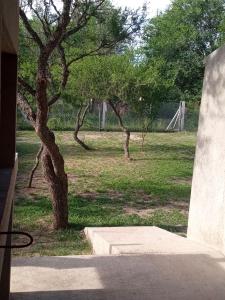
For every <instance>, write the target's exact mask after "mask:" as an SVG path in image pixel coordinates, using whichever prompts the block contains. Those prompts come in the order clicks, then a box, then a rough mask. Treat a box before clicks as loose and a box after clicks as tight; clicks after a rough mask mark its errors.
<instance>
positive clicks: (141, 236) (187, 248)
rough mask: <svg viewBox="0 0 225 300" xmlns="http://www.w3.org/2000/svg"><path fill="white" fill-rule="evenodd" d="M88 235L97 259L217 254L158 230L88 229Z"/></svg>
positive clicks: (207, 248)
mask: <svg viewBox="0 0 225 300" xmlns="http://www.w3.org/2000/svg"><path fill="white" fill-rule="evenodd" d="M85 234H86V236H87V238H88V239H89V240H90V242H91V244H92V247H93V253H94V254H95V255H112V254H197V253H206V252H212V251H214V250H213V249H211V248H209V247H206V246H205V245H202V244H199V243H196V242H193V241H190V240H188V239H186V238H184V237H181V236H179V235H176V234H173V233H171V232H168V231H166V230H163V229H160V228H158V227H149V226H146V227H94V228H93V227H92V228H91V227H88V228H86V229H85Z"/></svg>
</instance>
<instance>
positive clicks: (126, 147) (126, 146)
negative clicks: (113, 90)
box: [109, 101, 130, 159]
mask: <svg viewBox="0 0 225 300" xmlns="http://www.w3.org/2000/svg"><path fill="white" fill-rule="evenodd" d="M109 104H110V106H111V107H112V109H113V111H114V113H115V115H116V116H117V118H118V121H119V125H120V127H121V129H122V130H123V132H124V134H125V141H124V145H123V149H124V156H125V158H126V159H130V151H129V145H130V131H129V130H128V129H127V128H126V127H125V126H124V124H123V120H122V118H121V116H120V113H119V112H118V111H117V109H116V107H115V106H114V104H113V102H112V101H109Z"/></svg>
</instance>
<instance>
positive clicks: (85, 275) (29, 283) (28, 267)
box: [1, 227, 225, 300]
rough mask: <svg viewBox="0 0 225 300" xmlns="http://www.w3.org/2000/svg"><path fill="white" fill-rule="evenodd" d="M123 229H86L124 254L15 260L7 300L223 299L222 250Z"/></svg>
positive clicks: (144, 230)
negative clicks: (10, 292) (9, 293)
mask: <svg viewBox="0 0 225 300" xmlns="http://www.w3.org/2000/svg"><path fill="white" fill-rule="evenodd" d="M110 230H111V233H112V234H111V235H110V236H111V237H110V238H109V237H107V236H109V235H108V234H106V233H109V232H110ZM122 231H123V234H122V233H121V229H120V230H119V229H117V228H113V229H112V228H111V229H107V228H104V229H103V228H98V229H87V230H86V232H87V233H88V235H89V237H90V239H92V240H93V238H94V239H95V241H98V247H100V246H101V245H102V242H101V243H100V236H101V237H102V240H105V245H107V247H105V250H104V251H106V250H107V249H108V250H107V251H108V252H110V253H114V252H119V253H121V254H123V255H115V254H111V255H108V256H107V255H106V256H94V255H93V256H68V257H33V258H26V257H25V258H15V259H13V267H12V284H11V290H12V298H11V299H13V300H53V299H54V300H72V299H76V300H190V299H193V300H224V299H225V284H224V282H225V258H224V256H223V255H222V254H220V253H218V252H216V251H214V250H213V249H209V248H206V247H204V246H203V245H199V244H196V243H193V242H191V241H188V240H187V239H185V238H182V237H179V236H176V235H173V234H171V233H168V232H166V231H164V230H161V229H158V228H154V227H153V228H149V227H148V228H146V227H142V228H140V227H139V228H135V227H134V228H123V230H122ZM143 234H145V235H143ZM143 236H145V239H143ZM97 237H98V238H97ZM103 237H104V239H103ZM106 237H107V238H106ZM118 237H120V239H119V240H118ZM115 241H116V244H114V242H115ZM96 243H97V242H96ZM103 244H104V243H103ZM124 244H125V245H124ZM110 245H111V246H110ZM110 247H111V248H110ZM135 252H138V253H136V254H134V253H135ZM1 300H3V299H1Z"/></svg>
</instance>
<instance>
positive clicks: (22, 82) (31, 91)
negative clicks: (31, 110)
mask: <svg viewBox="0 0 225 300" xmlns="http://www.w3.org/2000/svg"><path fill="white" fill-rule="evenodd" d="M18 83H19V85H21V86H22V88H23V89H25V90H26V91H27V92H28V93H29V94H30V95H31V96H33V97H35V94H36V91H35V89H33V88H32V86H31V85H29V83H27V82H26V81H25V80H24V79H23V78H21V77H18Z"/></svg>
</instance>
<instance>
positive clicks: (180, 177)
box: [14, 132, 196, 255]
mask: <svg viewBox="0 0 225 300" xmlns="http://www.w3.org/2000/svg"><path fill="white" fill-rule="evenodd" d="M81 136H82V138H83V139H85V141H86V143H88V144H89V145H90V146H91V147H93V148H94V149H95V150H94V151H90V152H86V151H84V150H83V149H81V148H80V147H79V146H78V145H76V144H75V143H74V142H73V138H72V133H71V132H58V133H56V138H57V142H58V144H59V146H60V149H61V151H62V153H63V155H64V158H65V163H66V171H67V173H68V175H69V207H70V210H69V211H70V224H71V226H70V228H69V229H68V230H65V231H59V232H55V231H53V229H52V215H51V203H50V200H49V194H48V189H47V185H46V184H45V182H44V181H43V176H42V174H41V170H40V169H39V170H38V171H37V173H36V176H35V180H34V182H33V186H34V187H33V188H32V189H28V188H27V187H26V185H27V180H28V176H29V172H30V170H31V168H32V166H33V164H34V161H35V154H36V152H37V151H38V149H39V146H40V145H39V141H38V139H37V137H36V136H35V133H33V132H18V134H17V151H18V153H19V174H18V182H17V188H16V203H15V221H14V228H15V229H18V230H24V231H27V232H30V233H31V234H33V236H34V240H35V242H34V245H33V246H32V247H30V248H29V249H26V250H19V251H17V250H16V251H14V254H15V255H69V254H88V253H90V252H91V247H90V245H89V243H88V242H87V240H86V239H85V237H84V234H83V229H84V228H85V227H86V226H131V225H137V226H140V225H156V226H160V227H162V228H166V229H168V230H170V231H175V232H185V228H186V225H187V212H188V206H189V198H190V184H191V177H192V169H193V160H194V150H195V140H196V138H195V135H194V134H192V133H174V134H171V133H157V134H156V133H153V134H148V136H147V138H146V144H145V147H144V151H142V150H141V134H138V133H135V134H133V135H132V137H131V155H132V160H131V161H129V162H128V161H126V160H124V158H123V151H122V134H121V133H93V132H90V133H89V132H82V133H81ZM16 242H21V241H20V240H17V241H16Z"/></svg>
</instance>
